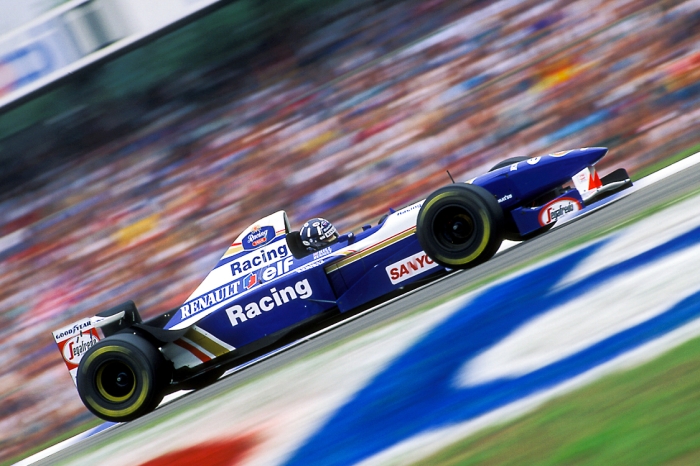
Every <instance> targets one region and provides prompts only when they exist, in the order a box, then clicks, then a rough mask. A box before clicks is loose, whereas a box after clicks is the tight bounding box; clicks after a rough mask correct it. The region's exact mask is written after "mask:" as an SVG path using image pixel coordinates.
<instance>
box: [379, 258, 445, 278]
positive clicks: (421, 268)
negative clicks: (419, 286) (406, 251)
mask: <svg viewBox="0 0 700 466" xmlns="http://www.w3.org/2000/svg"><path fill="white" fill-rule="evenodd" d="M437 266H438V264H436V263H435V261H433V260H432V259H431V258H430V257H428V255H427V254H426V253H424V252H423V251H421V252H419V253H417V254H414V255H412V256H411V257H407V258H405V259H403V260H400V261H398V262H394V263H393V264H391V265H390V266H388V267H387V268H386V273H387V274H388V275H389V280H391V284H392V285H396V284H397V283H401V282H402V281H405V280H408V279H409V278H411V277H413V276H415V275H418V274H419V273H423V272H425V271H426V270H430V269H432V268H434V267H437Z"/></svg>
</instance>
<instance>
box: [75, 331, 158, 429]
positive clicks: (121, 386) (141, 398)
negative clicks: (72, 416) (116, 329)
mask: <svg viewBox="0 0 700 466" xmlns="http://www.w3.org/2000/svg"><path fill="white" fill-rule="evenodd" d="M167 367H168V366H167V363H166V361H165V358H164V357H163V355H162V354H161V352H160V351H159V350H158V349H157V348H156V347H155V346H153V345H152V344H151V343H149V342H148V341H146V340H145V339H144V338H141V337H140V336H138V335H134V334H132V333H117V334H115V335H112V336H111V337H109V338H105V339H104V340H102V341H100V342H99V343H97V344H96V345H94V346H93V347H92V348H90V349H89V350H88V351H87V353H85V356H84V357H83V359H82V360H81V361H80V366H79V367H78V376H77V382H78V393H79V394H80V399H81V400H82V401H83V403H84V404H85V406H86V407H87V408H88V409H89V410H90V411H91V412H92V413H93V414H95V415H96V416H98V417H100V418H102V419H105V420H107V421H115V422H124V421H131V420H133V419H136V418H138V417H140V416H143V415H144V414H146V413H148V412H150V411H153V410H154V409H155V408H156V407H157V406H158V404H159V403H160V402H161V400H162V399H163V394H164V389H165V387H166V386H167V385H168V384H169V383H170V377H169V375H170V372H169V371H168V369H167Z"/></svg>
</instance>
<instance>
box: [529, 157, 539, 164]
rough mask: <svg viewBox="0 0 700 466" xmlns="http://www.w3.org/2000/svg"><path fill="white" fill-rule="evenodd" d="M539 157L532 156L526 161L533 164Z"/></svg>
mask: <svg viewBox="0 0 700 466" xmlns="http://www.w3.org/2000/svg"><path fill="white" fill-rule="evenodd" d="M540 159H541V157H533V158H531V159H527V163H529V164H530V165H535V164H536V163H537V162H539V161H540Z"/></svg>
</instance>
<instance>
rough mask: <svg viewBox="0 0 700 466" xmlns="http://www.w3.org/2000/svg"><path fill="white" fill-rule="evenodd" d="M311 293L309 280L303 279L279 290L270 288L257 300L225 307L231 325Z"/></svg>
mask: <svg viewBox="0 0 700 466" xmlns="http://www.w3.org/2000/svg"><path fill="white" fill-rule="evenodd" d="M312 294H313V290H312V289H311V285H310V284H309V280H307V279H304V280H301V281H298V282H296V283H295V284H294V286H287V287H285V288H282V289H281V290H279V291H278V290H277V289H276V288H270V293H269V295H267V296H263V297H262V298H260V299H259V300H258V301H251V302H249V303H248V304H245V305H240V304H236V305H234V306H231V307H230V308H228V309H226V314H227V315H228V318H229V321H230V322H231V325H232V326H234V327H235V326H236V325H238V323H239V322H240V323H243V322H246V321H247V320H248V319H254V318H255V317H257V316H259V315H262V313H263V312H269V311H271V310H273V309H275V308H276V307H278V306H282V305H284V304H287V303H289V302H291V301H294V300H297V299H308V298H310V297H311V295H312Z"/></svg>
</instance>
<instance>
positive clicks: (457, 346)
mask: <svg viewBox="0 0 700 466" xmlns="http://www.w3.org/2000/svg"><path fill="white" fill-rule="evenodd" d="M606 243H607V240H603V241H600V242H597V243H595V244H593V245H591V246H588V247H586V248H584V249H582V250H579V251H576V252H574V253H572V254H569V255H567V256H565V257H562V258H560V259H558V260H556V261H554V262H552V263H550V264H546V265H544V266H542V267H539V268H536V269H534V270H531V271H529V272H526V273H524V274H522V275H517V276H514V277H512V278H510V279H509V280H507V281H505V282H502V283H499V284H496V285H494V286H493V287H491V288H489V289H487V290H486V291H484V292H483V293H482V294H481V295H479V296H477V297H476V298H475V299H474V300H472V301H471V302H470V303H468V304H466V305H464V307H462V308H461V309H460V310H458V311H457V312H456V313H455V314H453V315H452V316H451V317H450V318H449V319H448V320H446V321H445V322H444V323H442V324H441V325H439V326H438V327H436V328H435V329H434V330H432V331H431V332H430V333H428V334H427V335H425V337H424V338H423V339H422V340H420V341H419V342H418V343H416V344H415V345H414V346H413V347H412V348H410V349H409V350H407V351H406V352H405V353H404V354H403V355H401V356H399V357H398V358H397V359H396V360H395V361H394V362H393V363H392V364H391V365H390V366H389V367H388V368H387V369H386V370H385V371H384V372H383V373H381V374H379V375H378V376H376V377H375V378H374V380H372V381H371V382H370V383H369V384H368V385H367V386H366V387H365V388H364V389H362V390H361V391H359V392H358V393H357V394H356V396H355V397H354V398H353V399H351V400H350V401H349V402H348V403H346V404H345V405H344V406H342V407H341V408H340V409H339V410H338V411H337V412H336V413H335V414H334V415H333V416H332V417H331V418H330V419H329V420H328V421H327V422H326V424H325V425H324V426H322V427H321V428H320V429H319V430H318V431H317V432H316V433H315V434H314V435H313V436H312V437H311V438H309V439H308V440H307V442H306V443H305V444H304V445H303V446H302V447H300V448H299V449H298V450H297V451H296V452H295V454H294V455H293V456H292V457H291V459H290V460H289V461H288V463H287V464H288V465H314V464H322V465H334V464H338V465H345V464H353V463H356V462H359V461H362V460H365V459H367V458H369V457H371V456H373V455H375V454H378V453H380V452H382V451H384V450H386V449H387V448H390V447H392V446H394V445H396V444H398V443H400V442H402V441H404V440H407V439H409V438H411V437H413V436H416V435H418V434H421V433H426V432H428V431H430V430H433V429H438V428H443V427H447V426H450V425H455V424H457V423H461V422H465V421H469V420H473V419H475V418H477V417H479V416H481V415H484V414H487V413H489V412H491V411H494V410H496V409H498V408H501V407H504V406H506V405H508V404H510V403H513V402H515V401H518V400H521V399H524V398H526V397H528V396H530V395H532V394H534V393H537V392H540V391H543V390H546V389H549V388H552V387H554V386H556V385H558V384H561V383H562V382H565V381H567V380H571V379H573V378H575V377H577V376H579V375H581V374H583V373H584V372H587V371H589V370H591V369H593V368H595V367H597V366H600V365H601V364H604V363H606V362H608V361H610V360H611V359H614V358H615V357H617V356H619V355H621V354H623V353H625V352H628V351H630V350H633V349H635V348H637V347H639V346H641V345H643V344H645V343H647V342H649V341H650V340H653V339H655V338H658V337H660V336H662V335H664V334H665V333H668V332H669V331H671V330H674V329H676V328H678V327H680V326H682V325H683V324H685V323H688V322H689V321H691V320H693V319H696V318H698V316H700V292H698V293H696V294H694V295H692V296H690V297H688V298H686V299H684V300H682V301H680V302H678V303H677V304H675V305H673V307H672V308H670V309H668V310H666V311H665V312H663V313H662V314H660V315H657V316H656V317H653V318H650V319H649V320H647V321H645V322H643V323H640V324H638V325H636V326H634V327H631V328H627V329H625V330H622V331H620V332H618V333H617V334H614V335H612V336H610V337H608V338H606V339H604V340H602V341H600V342H598V343H596V344H593V345H591V346H589V347H588V348H585V349H583V350H581V351H579V352H577V353H575V354H573V355H570V356H568V357H564V358H563V359H560V360H558V361H556V362H554V363H552V364H549V365H547V366H545V367H542V368H540V369H537V370H534V371H531V372H530V373H527V374H524V375H522V376H519V377H518V376H516V377H513V378H502V379H498V380H493V381H490V382H487V383H483V384H480V385H476V386H471V387H458V386H457V375H458V373H459V370H460V369H461V368H462V367H463V365H464V364H465V363H466V362H468V361H469V360H471V359H473V358H474V357H476V356H477V355H479V354H480V353H482V352H483V351H484V350H486V349H488V348H490V347H491V346H493V345H494V344H496V343H498V342H499V341H501V340H503V339H504V338H506V337H507V336H509V335H510V334H511V333H512V332H514V331H515V330H516V329H517V328H518V327H520V326H521V325H522V324H524V323H525V322H527V321H530V320H531V319H533V318H535V317H538V316H541V315H544V314H545V313H547V312H549V311H551V310H553V309H555V308H557V307H559V306H562V305H564V304H566V303H568V302H571V301H572V300H574V299H576V298H577V297H580V296H581V295H582V294H584V293H585V292H586V291H590V290H593V289H595V288H597V287H599V286H602V285H605V283H606V282H609V281H610V280H612V279H614V278H617V277H620V276H623V275H625V274H628V273H630V272H631V271H634V270H638V269H641V268H643V267H645V266H648V265H650V264H652V263H653V262H655V261H658V260H660V259H663V258H665V257H667V256H669V255H670V254H673V253H677V252H679V251H682V250H684V249H686V248H689V247H692V246H695V245H697V244H698V243H700V228H696V229H694V230H692V231H690V232H688V233H686V234H683V235H681V236H679V237H677V238H674V239H672V240H671V241H669V242H667V243H664V244H662V245H660V246H658V247H655V248H653V249H651V250H648V251H646V252H644V253H642V254H640V255H638V256H635V257H632V258H630V259H628V260H626V261H623V262H621V263H619V264H615V265H613V266H611V267H608V268H605V269H603V270H601V271H599V272H597V273H594V274H592V275H591V276H589V277H586V278H584V279H582V280H580V281H579V282H577V283H573V284H570V285H567V286H563V287H562V286H561V285H557V283H558V282H559V280H560V279H561V278H562V277H564V276H566V275H567V273H569V272H570V271H571V270H573V269H574V268H575V267H576V266H577V265H578V264H580V263H581V262H582V261H583V260H585V259H586V258H588V257H590V256H591V255H592V254H593V253H594V252H595V251H597V250H598V249H600V248H601V247H602V246H603V245H605V244H606ZM671 300H672V298H671Z"/></svg>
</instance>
